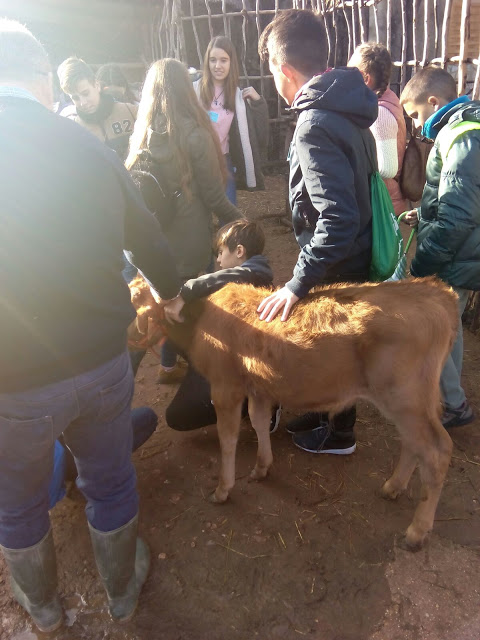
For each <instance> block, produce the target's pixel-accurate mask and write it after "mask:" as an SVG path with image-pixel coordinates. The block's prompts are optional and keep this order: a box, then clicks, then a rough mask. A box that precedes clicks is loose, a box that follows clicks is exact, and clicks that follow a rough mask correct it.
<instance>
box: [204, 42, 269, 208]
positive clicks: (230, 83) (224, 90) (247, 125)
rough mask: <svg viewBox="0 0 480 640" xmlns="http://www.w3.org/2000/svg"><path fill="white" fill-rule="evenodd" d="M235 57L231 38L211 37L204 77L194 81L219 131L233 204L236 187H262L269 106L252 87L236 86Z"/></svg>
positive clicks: (229, 196)
mask: <svg viewBox="0 0 480 640" xmlns="http://www.w3.org/2000/svg"><path fill="white" fill-rule="evenodd" d="M238 82H239V70H238V60H237V54H236V52H235V48H234V46H233V43H232V41H231V40H230V39H229V38H226V37H224V36H217V37H216V38H213V39H212V40H211V41H210V43H209V45H208V48H207V51H206V53H205V58H204V64H203V77H202V78H201V79H200V80H197V82H195V83H194V88H195V91H196V93H197V96H198V98H199V100H200V103H201V104H202V105H203V107H204V109H205V110H206V111H207V112H208V114H209V116H210V119H211V121H212V123H213V127H214V129H215V131H216V132H217V134H218V137H219V140H220V145H221V148H222V151H223V153H224V154H225V159H226V162H227V166H228V168H229V173H230V179H229V182H228V184H227V196H228V198H229V199H230V200H231V202H233V203H234V204H235V202H236V188H239V189H249V190H253V189H264V188H265V187H264V181H263V175H262V171H261V166H262V157H263V156H264V154H265V152H266V149H267V144H268V108H267V103H266V102H265V100H264V98H262V97H261V96H260V95H259V94H258V93H257V91H255V89H254V88H253V87H247V88H246V89H243V90H241V89H240V88H239V87H238Z"/></svg>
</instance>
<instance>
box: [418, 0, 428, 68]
mask: <svg viewBox="0 0 480 640" xmlns="http://www.w3.org/2000/svg"><path fill="white" fill-rule="evenodd" d="M414 4H415V2H414ZM429 9H430V0H423V56H422V62H421V67H422V69H423V68H424V67H425V66H426V65H427V62H428V60H427V58H428V39H429V36H430V30H429V28H428V17H429V15H428V12H429Z"/></svg>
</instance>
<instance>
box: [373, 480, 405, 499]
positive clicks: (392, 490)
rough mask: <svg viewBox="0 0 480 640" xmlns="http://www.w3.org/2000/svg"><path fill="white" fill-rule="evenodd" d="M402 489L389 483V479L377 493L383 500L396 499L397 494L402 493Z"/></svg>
mask: <svg viewBox="0 0 480 640" xmlns="http://www.w3.org/2000/svg"><path fill="white" fill-rule="evenodd" d="M402 493H403V489H399V488H398V487H393V486H392V485H391V484H390V481H389V480H387V481H386V482H385V484H384V485H383V487H382V488H381V489H380V490H379V494H380V496H381V497H382V498H385V500H396V499H397V498H398V496H400V495H402Z"/></svg>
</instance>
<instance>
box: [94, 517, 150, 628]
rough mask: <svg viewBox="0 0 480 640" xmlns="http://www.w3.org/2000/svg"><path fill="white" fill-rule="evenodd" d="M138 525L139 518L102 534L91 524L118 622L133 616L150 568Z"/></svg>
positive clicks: (105, 583)
mask: <svg viewBox="0 0 480 640" xmlns="http://www.w3.org/2000/svg"><path fill="white" fill-rule="evenodd" d="M137 525H138V515H137V516H135V517H134V518H132V520H130V522H127V524H124V525H123V527H120V528H119V529H115V531H107V532H103V531H98V530H97V529H94V528H93V527H92V526H91V525H90V524H89V525H88V526H89V529H90V537H91V539H92V546H93V553H94V555H95V562H96V563H97V569H98V573H99V574H100V577H101V579H102V582H103V586H104V587H105V591H106V592H107V597H108V607H109V609H110V615H111V616H112V618H113V619H114V620H116V621H117V622H126V621H127V620H129V619H130V618H131V617H132V616H133V614H134V612H135V609H136V608H137V603H138V598H139V596H140V591H141V589H142V587H143V584H144V582H145V580H146V579H147V574H148V569H149V567H150V551H149V550H148V547H147V545H146V544H145V543H144V542H143V540H141V539H140V538H137Z"/></svg>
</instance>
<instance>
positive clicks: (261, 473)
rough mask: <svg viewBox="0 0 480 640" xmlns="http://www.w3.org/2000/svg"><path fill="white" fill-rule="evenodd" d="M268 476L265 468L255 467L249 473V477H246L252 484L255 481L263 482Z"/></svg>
mask: <svg viewBox="0 0 480 640" xmlns="http://www.w3.org/2000/svg"><path fill="white" fill-rule="evenodd" d="M267 475H268V468H267V467H255V468H254V469H252V470H251V471H250V475H249V477H248V481H249V482H253V481H255V480H257V481H258V480H264V479H265V478H266V477H267Z"/></svg>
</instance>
